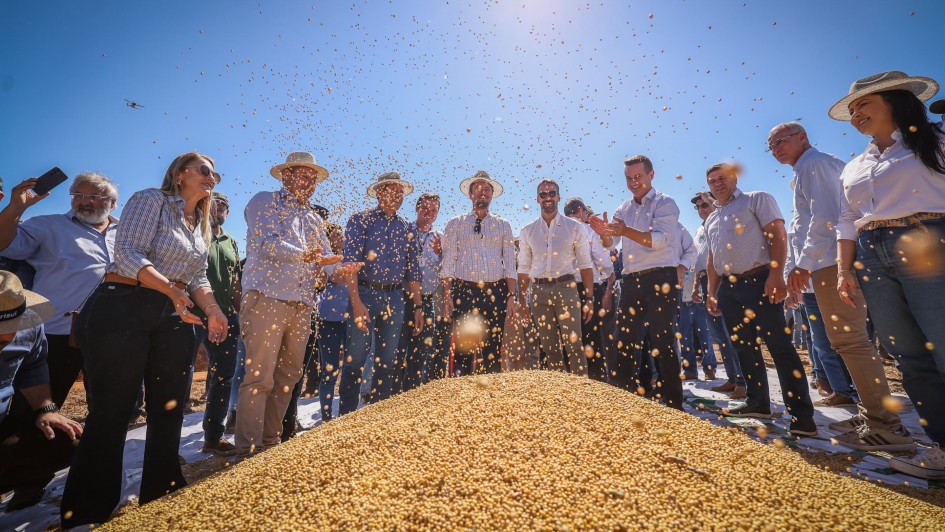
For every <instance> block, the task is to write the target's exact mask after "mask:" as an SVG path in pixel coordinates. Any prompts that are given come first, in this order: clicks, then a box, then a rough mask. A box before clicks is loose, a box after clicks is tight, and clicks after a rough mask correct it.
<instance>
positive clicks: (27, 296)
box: [0, 270, 56, 334]
mask: <svg viewBox="0 0 945 532" xmlns="http://www.w3.org/2000/svg"><path fill="white" fill-rule="evenodd" d="M55 313H56V309H55V307H53V304H52V303H50V302H49V300H48V299H46V298H45V297H43V296H41V295H39V294H37V293H36V292H32V291H30V290H27V289H25V288H23V284H22V283H20V279H19V277H17V276H16V275H14V274H13V273H11V272H8V271H4V270H0V334H7V333H15V332H17V331H23V330H26V329H29V328H32V327H36V326H37V325H39V324H41V323H43V322H44V321H46V320H48V319H49V318H51V317H53V315H54V314H55Z"/></svg>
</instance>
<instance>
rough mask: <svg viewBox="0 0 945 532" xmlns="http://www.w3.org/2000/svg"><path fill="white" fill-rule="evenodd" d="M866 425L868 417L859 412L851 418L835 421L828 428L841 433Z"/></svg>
mask: <svg viewBox="0 0 945 532" xmlns="http://www.w3.org/2000/svg"><path fill="white" fill-rule="evenodd" d="M863 425H866V418H865V417H863V416H862V415H860V414H857V415H855V416H853V417H851V418H850V419H844V420H843V421H834V422H833V423H831V424H829V425H827V428H828V429H830V430H835V431H837V432H840V433H846V432H850V431H851V430H856V429H857V428H858V427H861V426H863Z"/></svg>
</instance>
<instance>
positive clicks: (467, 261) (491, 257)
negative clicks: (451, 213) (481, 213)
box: [440, 213, 516, 283]
mask: <svg viewBox="0 0 945 532" xmlns="http://www.w3.org/2000/svg"><path fill="white" fill-rule="evenodd" d="M481 225H482V229H481V231H480V232H479V233H476V232H475V227H476V215H475V213H469V214H461V215H459V216H457V217H455V218H453V219H451V220H450V221H449V222H447V223H446V229H445V230H444V231H443V262H442V266H441V270H440V277H442V278H444V279H459V280H462V281H470V282H474V283H478V282H484V283H494V282H496V281H500V280H502V279H515V277H516V275H515V235H514V234H513V233H512V224H510V223H509V222H508V221H507V220H505V219H504V218H500V217H498V216H496V215H494V214H492V213H489V214H488V215H486V217H485V218H483V219H482V224H481Z"/></svg>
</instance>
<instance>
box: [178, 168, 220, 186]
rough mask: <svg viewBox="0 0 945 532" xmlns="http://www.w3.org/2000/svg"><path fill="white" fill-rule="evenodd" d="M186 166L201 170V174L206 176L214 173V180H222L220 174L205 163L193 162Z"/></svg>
mask: <svg viewBox="0 0 945 532" xmlns="http://www.w3.org/2000/svg"><path fill="white" fill-rule="evenodd" d="M184 168H196V169H197V171H198V172H200V175H202V176H204V177H210V176H211V175H212V176H213V180H214V181H216V182H217V183H219V182H220V174H218V173H216V172H214V171H213V170H212V169H211V168H210V167H209V166H207V165H205V164H192V165H190V166H185V167H184Z"/></svg>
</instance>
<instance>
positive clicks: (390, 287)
mask: <svg viewBox="0 0 945 532" xmlns="http://www.w3.org/2000/svg"><path fill="white" fill-rule="evenodd" d="M358 286H367V287H368V288H371V289H373V290H380V291H382V292H394V291H396V290H403V289H404V283H390V284H384V283H378V282H375V281H365V280H362V279H358Z"/></svg>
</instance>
